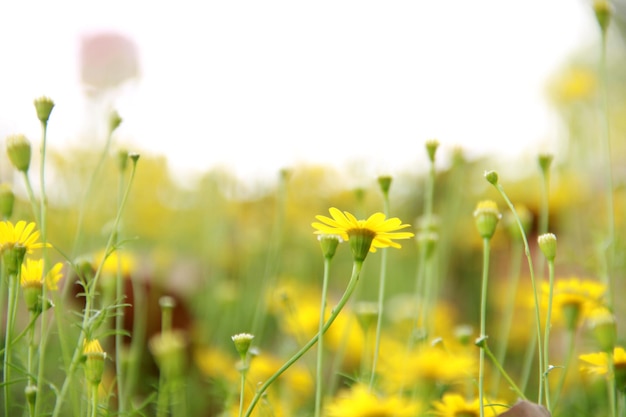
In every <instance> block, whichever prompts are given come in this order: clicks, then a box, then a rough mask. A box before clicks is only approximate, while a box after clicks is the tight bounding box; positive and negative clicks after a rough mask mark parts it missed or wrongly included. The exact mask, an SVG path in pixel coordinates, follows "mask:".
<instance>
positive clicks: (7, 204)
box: [0, 183, 15, 219]
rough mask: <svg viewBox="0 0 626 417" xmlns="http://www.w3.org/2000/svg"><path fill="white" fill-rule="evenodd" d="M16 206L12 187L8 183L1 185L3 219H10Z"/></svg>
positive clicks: (0, 197) (1, 213)
mask: <svg viewBox="0 0 626 417" xmlns="http://www.w3.org/2000/svg"><path fill="white" fill-rule="evenodd" d="M14 204H15V194H13V190H12V189H11V186H10V185H9V184H7V183H2V184H0V216H2V218H3V219H9V218H10V217H11V215H12V214H13V206H14Z"/></svg>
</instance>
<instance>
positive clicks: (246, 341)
mask: <svg viewBox="0 0 626 417" xmlns="http://www.w3.org/2000/svg"><path fill="white" fill-rule="evenodd" d="M231 339H232V340H233V343H234V344H235V349H237V353H239V357H240V358H241V360H242V361H245V360H246V355H247V354H248V351H249V350H250V345H251V344H252V339H254V335H251V334H250V333H239V334H236V335H234V336H232V337H231Z"/></svg>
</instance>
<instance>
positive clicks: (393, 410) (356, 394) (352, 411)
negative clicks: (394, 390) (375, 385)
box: [324, 384, 419, 417]
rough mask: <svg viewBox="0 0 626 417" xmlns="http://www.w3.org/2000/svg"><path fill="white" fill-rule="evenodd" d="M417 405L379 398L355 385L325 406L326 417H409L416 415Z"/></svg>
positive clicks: (366, 388) (402, 399)
mask: <svg viewBox="0 0 626 417" xmlns="http://www.w3.org/2000/svg"><path fill="white" fill-rule="evenodd" d="M418 409H419V406H418V404H417V403H415V402H412V401H409V400H406V399H404V398H402V397H399V396H395V395H394V396H388V397H386V396H380V395H376V394H375V393H373V392H371V391H370V390H369V389H368V387H366V386H364V385H362V384H356V385H354V386H352V387H351V388H350V389H349V390H345V391H344V392H342V393H341V394H339V396H338V397H337V398H336V399H335V400H334V401H333V402H331V403H330V404H328V405H327V406H326V412H325V414H324V415H325V416H326V417H373V416H376V417H387V416H389V417H404V416H406V417H409V416H414V415H416V414H417V412H418Z"/></svg>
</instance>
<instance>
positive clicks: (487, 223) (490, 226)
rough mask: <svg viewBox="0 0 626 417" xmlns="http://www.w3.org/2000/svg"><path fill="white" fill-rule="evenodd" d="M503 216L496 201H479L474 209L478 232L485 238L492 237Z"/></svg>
mask: <svg viewBox="0 0 626 417" xmlns="http://www.w3.org/2000/svg"><path fill="white" fill-rule="evenodd" d="M501 217H502V214H500V212H499V211H498V206H497V204H496V203H495V202H494V201H492V200H485V201H481V202H479V203H478V205H477V206H476V210H474V220H475V221H476V228H477V229H478V233H479V234H480V236H481V237H482V238H483V239H491V237H492V236H493V234H494V233H495V231H496V226H497V225H498V221H499V220H500V218H501Z"/></svg>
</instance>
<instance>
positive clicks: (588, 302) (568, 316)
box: [541, 277, 606, 329]
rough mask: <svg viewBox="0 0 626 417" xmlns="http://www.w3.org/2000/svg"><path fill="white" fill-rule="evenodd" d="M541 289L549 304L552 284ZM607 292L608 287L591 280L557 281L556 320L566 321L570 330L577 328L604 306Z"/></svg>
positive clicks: (554, 307) (554, 302)
mask: <svg viewBox="0 0 626 417" xmlns="http://www.w3.org/2000/svg"><path fill="white" fill-rule="evenodd" d="M541 289H542V292H543V294H544V302H545V303H547V297H548V294H549V291H550V284H549V283H547V282H543V283H542V285H541ZM605 291H606V285H604V284H602V283H600V282H597V281H594V280H590V279H580V278H577V277H572V278H568V279H559V280H557V281H556V282H555V283H554V292H553V299H552V305H553V309H554V310H553V311H554V318H555V320H564V321H565V324H566V326H567V327H568V328H570V329H573V328H576V327H577V326H578V324H579V323H580V320H581V319H583V318H585V317H587V316H588V315H589V313H590V311H591V310H592V309H594V308H595V307H597V306H599V305H601V304H602V297H603V296H604V293H605Z"/></svg>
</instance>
